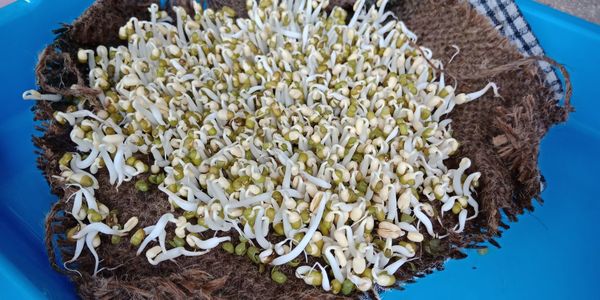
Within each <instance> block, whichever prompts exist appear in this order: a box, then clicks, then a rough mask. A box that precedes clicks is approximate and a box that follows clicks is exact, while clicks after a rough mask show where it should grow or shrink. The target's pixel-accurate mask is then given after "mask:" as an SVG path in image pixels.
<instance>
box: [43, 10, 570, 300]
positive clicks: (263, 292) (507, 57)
mask: <svg viewBox="0 0 600 300" xmlns="http://www.w3.org/2000/svg"><path fill="white" fill-rule="evenodd" d="M154 2H157V1H149V0H148V1H134V0H126V1H122V0H98V1H97V2H96V3H95V4H94V5H92V6H91V7H90V8H89V9H88V10H87V11H86V12H85V13H84V14H83V15H82V16H81V17H80V18H78V19H77V20H76V21H75V22H74V23H73V24H71V25H68V26H65V27H64V28H61V29H59V30H57V34H58V35H57V39H56V41H55V42H54V43H53V44H52V45H50V46H48V47H47V48H46V49H45V50H44V51H43V52H42V54H41V55H40V62H39V64H38V67H37V68H36V76H37V79H38V84H39V85H40V89H41V90H42V91H44V92H47V93H58V94H62V95H64V96H65V97H66V98H69V97H83V98H86V99H88V103H89V104H90V106H91V108H92V109H94V108H97V106H98V105H99V104H98V103H97V101H95V97H94V95H95V91H94V90H93V89H90V88H88V87H86V86H85V85H86V82H87V80H86V79H85V78H86V77H87V76H83V75H82V74H87V70H86V67H85V66H83V65H76V64H75V63H74V61H76V52H77V49H78V48H80V47H82V48H95V46H97V45H100V44H103V45H109V46H115V45H119V44H122V41H120V40H119V39H118V37H117V32H118V28H119V27H120V26H122V25H123V24H125V22H126V21H127V20H128V19H129V18H130V17H132V16H135V17H137V18H140V19H144V18H148V17H149V13H148V10H147V7H148V5H149V4H150V3H154ZM171 2H172V3H171V5H181V4H187V3H188V2H187V1H171ZM331 2H332V3H338V4H342V5H344V6H345V7H346V8H349V6H351V3H352V1H348V0H341V1H331ZM244 3H245V1H239V0H236V1H225V0H212V1H209V6H211V7H213V8H218V7H220V6H222V5H223V4H226V5H228V6H230V7H233V8H234V9H236V10H237V11H238V15H244V11H243V10H244ZM186 7H188V8H189V5H187V6H186ZM388 9H389V10H392V11H393V12H395V14H396V15H397V16H398V18H399V19H400V20H402V21H404V22H405V23H406V24H407V26H408V27H409V28H410V29H411V30H413V31H414V32H415V33H416V34H417V35H418V36H419V41H418V43H419V44H420V45H423V46H425V47H428V48H430V49H431V50H433V53H434V57H436V58H438V59H441V60H442V61H443V62H444V63H445V72H446V74H448V77H447V79H446V80H447V81H449V82H450V83H453V82H452V80H454V79H456V80H457V84H458V90H459V91H463V92H471V91H475V90H479V89H481V88H482V87H483V86H485V85H486V84H487V83H488V82H495V83H496V84H497V85H498V87H499V88H500V94H501V96H502V97H501V98H495V97H493V95H491V93H488V94H486V95H485V96H483V97H482V98H480V99H478V100H477V101H474V102H471V103H468V104H466V105H461V106H458V107H457V108H455V109H454V111H453V112H452V113H451V115H450V116H449V117H450V118H451V119H452V120H453V122H452V129H453V131H454V137H455V138H456V139H457V140H459V142H460V144H461V147H460V153H459V154H458V157H462V156H466V157H469V158H471V159H472V161H473V166H472V168H473V169H474V170H478V171H480V172H481V173H482V177H481V185H480V187H479V189H478V194H477V199H478V202H479V203H480V206H481V207H480V216H479V217H478V218H476V219H474V220H472V221H471V222H469V223H467V227H466V229H465V232H464V233H463V234H461V235H450V236H449V237H448V238H446V239H443V240H436V241H435V242H431V243H424V245H422V246H421V249H419V251H418V252H419V253H420V259H419V260H415V261H413V262H412V263H410V264H407V265H406V267H405V268H402V269H401V270H400V271H399V272H398V273H397V274H396V276H397V277H398V278H399V279H400V281H402V282H411V281H412V280H413V279H414V278H415V277H421V276H424V275H426V274H428V273H430V272H432V271H433V270H436V269H443V262H444V261H445V259H446V258H448V257H451V258H462V257H464V254H463V253H462V252H461V251H460V249H461V248H463V247H477V246H478V245H479V244H480V243H481V242H484V241H492V243H494V244H497V243H496V242H495V240H494V238H496V237H499V236H500V234H501V230H502V229H507V228H508V225H507V224H504V223H502V221H501V218H500V217H501V214H502V213H504V214H506V216H508V218H509V220H511V221H515V220H516V218H517V216H518V215H519V214H522V213H523V212H524V211H525V210H531V209H533V206H532V201H533V200H534V199H537V200H540V201H541V199H540V198H539V196H540V192H541V191H540V187H541V182H540V181H541V175H540V173H539V170H538V166H537V157H538V151H539V144H540V140H541V139H542V137H543V136H544V135H545V133H546V132H547V130H548V129H549V127H550V126H552V125H553V124H556V123H559V122H563V121H565V120H566V118H567V115H568V113H569V112H570V111H571V110H572V109H571V107H570V105H569V104H568V101H567V103H566V105H564V106H559V105H558V103H557V102H556V101H554V100H552V94H551V91H550V90H549V89H548V88H547V87H545V86H544V84H543V80H542V79H541V78H540V74H539V70H538V68H537V65H536V64H535V60H534V59H524V58H523V57H522V56H521V55H520V54H519V53H518V51H517V50H516V49H515V48H514V47H513V46H512V45H510V44H509V42H508V41H507V40H506V39H505V38H503V37H502V36H501V35H500V34H499V33H498V32H497V30H495V29H494V28H493V27H492V26H491V25H490V23H489V22H488V21H487V20H486V19H485V18H484V17H483V16H480V15H478V14H477V12H476V11H475V10H473V9H472V8H471V7H470V6H469V5H468V4H467V3H466V2H463V1H457V0H444V1H433V0H428V1H416V0H413V1H391V4H389V5H388ZM452 45H456V46H458V47H459V48H460V54H459V55H457V56H456V57H455V58H454V60H453V61H452V62H451V63H448V62H449V60H450V57H452V55H453V54H454V53H455V52H456V50H455V48H453V47H452ZM72 85H75V86H74V87H73V86H72ZM64 108H65V104H64V103H48V102H38V103H37V104H36V106H35V107H34V108H33V109H34V112H35V118H36V120H42V124H41V126H40V128H39V129H40V130H41V131H42V132H43V136H42V137H40V138H34V143H35V144H36V145H37V146H38V147H39V151H38V153H39V158H38V165H39V168H40V169H41V170H42V171H43V172H44V176H45V177H46V178H47V180H48V182H49V183H50V186H51V188H52V192H53V193H54V194H56V195H57V196H58V197H59V200H58V202H57V203H56V204H55V205H54V206H53V208H52V210H51V212H50V213H49V215H48V217H47V220H46V244H47V248H48V252H49V256H50V261H51V263H52V264H53V266H55V268H56V269H57V270H59V271H61V272H64V273H65V274H66V275H68V276H69V277H70V278H71V279H72V280H73V281H74V282H75V285H76V287H77V291H78V293H79V295H80V296H81V297H82V298H86V299H109V298H119V299H130V298H132V299H149V298H157V299H187V298H194V299H212V298H215V299H218V298H224V299H255V298H256V299H313V298H322V299H333V298H341V297H336V296H334V295H331V294H326V293H324V292H322V291H321V290H320V289H317V288H313V287H309V286H307V285H306V284H304V282H303V281H301V280H299V279H296V278H295V277H294V276H293V269H292V268H290V267H284V268H283V271H284V272H285V273H286V274H287V275H288V282H287V283H286V284H285V285H278V284H275V283H274V282H273V281H271V280H270V278H269V270H266V271H264V272H262V273H261V272H259V270H258V267H257V266H256V265H254V264H252V263H251V262H250V261H249V260H248V259H247V258H244V257H239V256H234V255H230V254H228V253H226V252H224V251H222V250H221V249H215V250H213V251H211V252H210V253H208V254H206V255H203V256H199V257H194V258H190V257H184V258H179V259H177V261H176V262H168V261H167V262H164V263H162V264H160V265H158V266H152V265H150V264H148V263H147V261H146V259H145V257H144V256H143V255H141V256H139V257H137V256H135V249H134V248H133V247H131V246H130V245H129V244H128V243H125V242H123V243H120V244H118V245H112V244H111V243H110V241H109V240H107V239H103V240H102V246H101V247H99V248H98V249H97V250H98V254H99V256H100V257H101V258H102V260H103V261H102V266H106V267H107V268H110V269H105V270H103V271H102V272H100V273H99V274H98V276H97V277H92V276H91V274H90V273H91V272H92V270H93V264H94V260H93V258H92V256H91V255H89V254H87V252H85V251H84V255H82V257H81V258H80V259H78V260H77V262H76V263H74V264H71V265H70V268H74V269H76V270H77V271H78V273H76V272H71V271H66V270H64V269H63V268H62V267H59V265H58V264H57V263H56V261H58V260H59V259H60V261H66V260H68V259H69V258H70V257H71V256H72V252H73V246H74V245H73V244H72V243H69V242H68V241H66V240H65V238H64V232H65V229H66V228H70V227H72V226H75V225H76V223H75V221H74V220H72V218H70V217H65V214H64V212H65V211H69V210H70V203H69V202H67V201H66V200H67V199H68V197H69V196H70V195H71V193H73V191H72V190H69V189H67V188H64V187H63V185H62V183H61V182H60V181H58V180H56V179H54V178H53V177H52V176H53V175H56V174H58V173H59V168H58V160H59V158H60V156H61V155H62V154H63V153H65V152H67V151H73V149H74V145H73V144H72V143H71V142H70V139H69V137H68V136H69V134H68V133H69V131H70V128H68V126H62V125H60V124H57V123H55V122H54V121H53V120H52V113H53V112H54V111H56V110H63V109H64ZM97 178H98V180H99V181H100V186H102V187H109V186H110V184H109V183H108V176H107V174H106V173H102V172H100V173H99V174H98V175H97ZM96 197H97V200H98V201H99V202H102V203H104V204H106V205H107V206H108V207H110V208H112V209H117V210H118V212H119V214H118V217H119V219H120V220H127V219H128V218H129V217H132V216H138V217H140V226H149V225H152V224H154V223H155V222H156V220H157V219H158V218H159V217H160V215H162V214H163V213H165V212H167V211H168V210H169V209H170V208H169V206H168V203H167V201H161V200H162V198H164V196H163V194H162V193H161V192H160V191H158V190H157V189H151V190H150V191H149V192H147V193H141V192H138V191H137V190H136V189H135V188H134V187H133V183H125V184H123V185H122V186H121V187H120V188H119V190H118V191H117V190H116V189H114V188H112V187H111V188H108V189H107V188H105V189H99V190H97V195H96ZM56 245H57V247H55V246H56ZM55 249H58V250H59V251H58V252H59V253H55ZM358 296H359V294H354V295H353V297H358Z"/></svg>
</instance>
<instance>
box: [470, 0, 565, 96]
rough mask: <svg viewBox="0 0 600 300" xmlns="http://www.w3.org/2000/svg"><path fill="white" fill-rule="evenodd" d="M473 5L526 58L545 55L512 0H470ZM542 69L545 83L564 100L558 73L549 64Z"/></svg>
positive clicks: (545, 64)
mask: <svg viewBox="0 0 600 300" xmlns="http://www.w3.org/2000/svg"><path fill="white" fill-rule="evenodd" d="M469 2H470V3H471V5H472V6H473V7H474V8H475V9H476V10H477V11H478V12H479V13H481V14H483V15H485V16H487V17H488V19H489V20H490V21H491V22H492V24H494V25H495V26H496V28H498V30H499V31H500V32H501V33H502V34H503V35H504V36H506V37H507V38H508V39H509V40H510V41H511V42H512V43H513V44H514V45H515V46H516V47H517V48H518V49H519V51H520V52H521V53H522V54H523V55H525V56H538V55H539V56H541V55H544V49H542V47H541V46H540V43H539V42H538V40H537V39H536V38H535V36H534V35H533V33H532V32H531V28H530V27H529V24H528V23H527V21H525V19H524V18H523V15H521V11H519V8H518V7H517V5H516V4H515V2H514V1H512V0H469ZM539 64H540V68H541V69H542V71H543V72H544V74H545V75H546V78H545V81H546V84H547V85H548V86H550V87H551V88H552V90H553V91H554V96H555V97H556V98H557V99H560V98H562V93H563V89H562V84H561V81H560V79H558V76H557V74H556V71H555V70H554V69H553V68H552V67H551V66H550V65H549V64H548V63H547V62H540V63H539Z"/></svg>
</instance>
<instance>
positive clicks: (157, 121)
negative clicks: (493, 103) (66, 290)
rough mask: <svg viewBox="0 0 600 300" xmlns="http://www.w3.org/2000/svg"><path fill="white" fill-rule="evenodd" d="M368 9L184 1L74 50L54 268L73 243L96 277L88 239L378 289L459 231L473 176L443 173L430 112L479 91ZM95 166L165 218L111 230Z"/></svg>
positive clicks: (307, 0)
mask: <svg viewBox="0 0 600 300" xmlns="http://www.w3.org/2000/svg"><path fill="white" fill-rule="evenodd" d="M380 2H381V3H378V4H377V5H374V6H372V7H366V4H365V0H359V1H356V3H355V4H354V7H353V10H354V12H353V13H352V14H351V16H348V12H346V11H345V10H344V9H342V8H339V7H335V8H333V10H331V12H330V13H326V12H325V8H326V7H327V5H328V3H327V1H326V0H325V1H324V0H321V1H318V0H298V1H296V0H282V1H278V0H261V1H260V2H255V1H253V0H250V1H248V2H247V9H248V15H249V17H248V18H237V17H236V16H235V13H234V11H233V10H232V9H231V8H227V7H225V8H223V9H222V10H220V11H213V10H211V9H206V10H203V9H202V8H201V7H199V6H198V5H196V6H195V7H194V10H195V14H194V15H188V14H187V13H186V12H185V10H184V9H182V8H179V7H176V8H175V9H174V11H175V13H176V20H172V19H171V18H170V17H169V16H168V15H167V13H166V12H165V11H160V10H159V7H158V6H157V5H155V4H153V5H151V6H150V8H149V11H150V14H151V19H150V20H138V19H136V18H132V19H131V20H129V21H128V22H127V23H126V24H125V25H124V26H123V27H121V28H120V30H119V36H120V38H121V39H123V40H126V41H127V46H119V47H111V48H110V49H107V47H105V46H98V47H97V49H96V50H95V51H94V50H79V52H78V59H79V61H80V62H81V63H87V64H88V65H89V70H90V72H89V85H90V87H93V88H96V89H98V90H99V91H101V93H100V94H99V96H98V99H99V102H100V103H101V105H102V106H103V109H96V110H94V111H90V110H88V109H87V107H89V105H88V103H86V102H85V101H81V102H79V103H78V104H76V105H72V106H70V107H69V108H68V109H66V110H65V111H58V112H56V113H55V115H54V118H55V121H56V122H58V123H60V124H65V125H66V124H68V125H70V126H72V130H71V131H70V138H71V140H72V142H73V143H75V144H76V146H77V151H75V152H68V153H66V154H65V155H64V156H63V157H62V158H61V159H60V169H61V173H60V176H59V178H60V179H62V180H64V182H65V185H66V186H69V187H75V188H77V192H75V193H74V194H73V195H72V196H71V199H70V200H69V201H73V205H72V210H71V211H70V214H71V215H72V217H73V218H75V219H76V220H77V221H78V223H79V225H78V226H76V227H75V228H71V229H70V230H69V231H68V232H67V236H68V238H69V239H71V240H73V241H74V242H75V243H76V250H75V255H74V257H73V258H72V259H71V260H69V261H67V262H66V263H65V267H68V264H70V263H71V262H74V261H75V260H77V259H78V257H79V256H80V254H81V253H82V251H83V250H84V246H85V247H86V248H87V249H88V250H89V251H90V252H91V254H92V255H93V256H94V257H95V259H96V266H95V269H94V275H96V274H97V273H98V272H99V271H101V269H99V261H100V259H99V258H98V255H97V252H96V250H95V249H96V248H97V247H99V246H100V235H109V236H111V237H110V242H112V243H121V242H123V241H121V237H122V236H126V235H128V234H129V233H131V235H130V238H129V242H130V243H131V244H132V245H134V246H135V247H137V254H138V255H139V254H142V253H145V255H146V257H147V260H148V262H149V263H151V264H153V265H157V264H160V263H162V262H164V261H166V260H172V259H175V258H177V257H179V256H197V255H203V254H205V253H207V252H208V251H209V250H211V249H213V248H215V247H217V246H219V245H221V247H222V248H223V249H225V250H226V251H228V252H231V253H234V252H235V253H236V254H238V255H248V256H249V257H250V258H251V259H252V260H253V261H254V262H255V263H257V264H261V265H270V266H273V271H272V272H271V275H272V276H271V277H272V278H273V280H275V281H276V282H278V283H283V282H285V279H286V277H285V275H284V274H282V273H281V272H279V271H277V269H276V268H277V267H276V266H279V265H283V264H291V265H294V266H296V271H295V276H297V277H298V278H301V279H303V280H304V281H305V282H306V283H307V284H309V285H314V286H321V287H322V289H324V290H325V291H331V292H333V293H336V294H337V293H344V294H346V295H347V294H349V293H351V292H352V291H353V290H354V289H358V290H360V291H367V290H369V289H371V288H373V286H374V285H375V284H377V285H380V286H391V285H393V284H394V283H395V281H396V279H395V276H394V273H396V271H398V270H399V269H400V268H401V267H402V266H403V265H404V264H405V263H407V262H408V261H410V260H413V259H418V258H419V257H418V255H417V253H418V249H419V247H421V245H422V244H423V243H424V242H426V241H428V240H432V239H442V238H444V237H446V236H447V235H448V234H449V233H450V232H455V233H461V232H462V231H463V230H464V228H465V223H466V221H468V220H471V219H473V218H475V217H477V214H478V203H477V201H476V200H475V199H474V198H473V196H474V192H475V188H476V187H477V185H478V179H479V177H480V173H478V172H472V173H468V172H467V169H469V167H470V166H471V161H470V160H469V159H468V158H466V157H464V158H460V160H459V158H457V159H456V161H460V164H459V167H458V168H457V169H451V168H449V167H448V166H447V165H446V160H447V159H448V158H449V157H451V156H452V155H453V154H454V153H456V152H457V149H458V147H459V143H458V142H457V141H456V140H455V139H454V138H453V137H452V130H451V128H450V124H451V120H450V119H448V118H446V116H447V114H448V113H449V112H451V111H452V109H453V108H454V107H455V105H460V104H463V103H466V102H469V101H472V100H475V99H476V98H478V97H480V96H481V95H482V94H484V93H485V92H487V90H488V89H489V88H493V89H494V92H496V86H495V85H494V84H493V83H490V84H488V86H486V87H485V88H484V89H483V90H481V91H478V92H475V93H472V94H462V93H461V94H456V93H455V87H453V86H451V85H447V84H446V83H445V82H444V74H443V73H441V72H437V71H436V70H442V69H443V67H442V64H441V63H440V62H439V61H437V60H434V59H433V58H432V53H431V51H430V50H429V49H426V48H423V47H419V46H417V45H416V39H417V37H416V36H415V34H414V33H412V32H411V31H409V30H408V29H407V28H406V27H405V25H404V24H403V23H402V22H401V21H399V20H396V18H395V16H394V15H393V14H392V13H391V12H389V11H387V12H386V11H385V6H386V2H387V1H386V0H383V1H380ZM348 19H349V21H347V20H348ZM433 66H435V67H433ZM24 98H26V99H37V100H47V101H61V97H60V96H58V95H47V94H40V93H39V92H36V91H27V92H26V93H25V94H24ZM100 169H106V170H107V173H108V176H109V181H110V184H111V185H114V187H115V188H118V187H119V186H120V185H121V184H123V183H124V182H129V181H135V187H136V188H137V189H138V190H139V192H140V193H144V192H147V191H148V190H149V189H158V190H160V191H162V192H163V193H164V198H162V199H148V201H169V203H170V204H171V208H172V209H171V211H170V212H166V213H165V214H163V215H162V216H161V217H160V218H159V219H158V220H156V223H155V224H154V225H152V226H148V227H145V228H139V229H137V230H136V231H134V229H135V227H136V226H137V223H138V219H137V218H136V217H133V218H131V219H130V220H129V221H128V222H126V223H125V224H124V225H120V223H119V221H118V216H117V214H116V213H114V212H113V211H111V210H110V208H108V207H107V206H106V205H104V204H102V203H100V202H98V201H97V200H96V198H95V196H94V195H95V190H97V189H99V188H100V186H99V185H98V181H97V179H96V178H95V175H96V174H97V172H98V171H99V170H100ZM141 178H144V179H141ZM146 178H147V180H146ZM102 188H108V187H102ZM447 214H450V216H451V217H450V218H448V217H446V218H443V219H442V217H443V216H444V215H447ZM442 220H445V221H446V223H444V222H443V221H442ZM448 222H450V223H448ZM168 224H174V226H171V227H169V228H175V229H174V232H171V234H170V235H169V236H174V238H173V239H170V240H167V231H168V229H167V225H168ZM234 236H237V238H235V239H232V237H234ZM273 237H275V238H273ZM234 240H236V241H237V240H239V242H236V243H237V245H234V244H233V241H234ZM273 240H277V241H278V242H276V243H273V242H272V241H273ZM309 258H310V259H309ZM309 261H310V262H312V263H309Z"/></svg>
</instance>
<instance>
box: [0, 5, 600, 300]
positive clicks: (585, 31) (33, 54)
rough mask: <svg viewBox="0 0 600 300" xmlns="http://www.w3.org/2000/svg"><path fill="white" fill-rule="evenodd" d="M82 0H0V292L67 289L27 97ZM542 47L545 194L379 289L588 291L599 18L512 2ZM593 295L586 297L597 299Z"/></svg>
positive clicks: (488, 293)
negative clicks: (547, 69)
mask: <svg viewBox="0 0 600 300" xmlns="http://www.w3.org/2000/svg"><path fill="white" fill-rule="evenodd" d="M91 2H92V1H91V0H85V1H81V0H79V1H75V0H53V1H42V0H29V1H23V0H18V1H17V2H15V3H13V4H10V5H8V6H7V7H4V8H2V9H0V45H2V47H0V59H1V60H2V63H1V65H0V66H1V68H2V71H1V72H0V87H1V90H2V91H3V94H2V98H3V103H5V104H6V106H4V107H3V109H1V110H0V120H1V121H0V166H1V168H0V179H1V180H0V203H1V205H2V207H3V209H4V210H3V211H2V212H1V213H0V234H1V237H0V298H1V299H13V298H14V299H41V298H44V297H45V298H53V299H70V298H75V295H74V289H73V286H72V285H71V284H70V283H69V282H68V280H67V279H66V278H65V277H63V276H61V275H59V274H57V273H56V272H54V271H53V270H52V269H51V268H50V266H49V264H48V259H47V256H46V252H45V248H44V246H43V242H42V241H43V236H44V234H43V225H42V222H43V218H44V216H45V213H46V212H47V211H48V210H49V208H50V204H51V203H52V202H54V201H56V197H54V196H52V195H51V194H50V193H49V188H48V186H47V184H46V182H45V181H44V179H43V177H42V176H41V174H40V172H39V171H38V170H37V168H36V164H35V155H34V153H33V152H34V148H33V145H32V144H31V136H32V135H34V134H36V132H35V129H34V125H35V124H34V123H33V122H32V117H33V116H32V113H31V112H30V107H31V103H28V102H25V101H23V100H21V93H22V92H23V91H24V90H26V89H30V88H32V87H34V86H35V82H34V74H33V68H34V65H35V63H36V60H37V54H38V53H39V51H40V50H41V49H42V48H43V46H44V45H45V44H47V43H49V42H51V41H52V38H53V35H52V33H51V32H50V30H51V29H54V28H57V27H59V23H60V22H70V21H72V20H73V19H74V18H75V17H77V16H78V15H79V14H81V12H83V10H84V9H85V8H86V7H87V6H88V5H90V3H91ZM517 3H518V4H519V6H520V8H521V10H522V11H523V13H524V15H525V17H526V19H527V20H528V21H529V23H530V24H531V26H532V29H533V31H534V32H535V34H536V35H537V37H538V38H539V40H540V41H541V43H542V46H543V47H544V48H545V50H546V51H547V53H548V55H549V56H550V57H553V58H554V59H556V60H557V61H559V62H561V63H563V64H565V66H566V67H567V69H568V70H569V71H570V73H571V78H572V81H573V86H574V94H573V100H572V101H573V103H574V105H575V107H576V108H577V112H576V113H574V114H572V115H571V118H570V120H569V123H568V124H566V125H560V126H557V127H555V128H553V129H552V130H551V131H550V133H549V134H548V136H547V137H546V138H545V139H544V140H543V142H542V150H541V155H540V165H541V169H542V173H543V174H544V176H545V178H546V180H547V181H548V188H547V189H546V191H545V192H544V194H543V197H544V199H545V204H544V205H542V206H537V207H536V210H535V212H534V213H531V214H526V215H524V216H522V217H521V218H520V221H519V222H518V223H516V224H512V228H511V229H510V230H508V231H507V232H506V233H505V234H504V236H503V237H502V238H501V239H500V243H501V244H502V249H496V248H491V249H490V251H489V254H487V255H485V256H481V255H478V254H477V253H476V252H475V251H472V252H470V253H469V254H470V255H469V257H468V258H467V259H464V260H460V261H449V262H448V263H447V264H446V267H447V268H446V270H445V271H444V272H436V273H434V274H433V275H431V276H428V277H426V278H424V279H420V280H418V282H417V283H415V284H411V285H409V286H407V289H406V290H405V291H397V292H390V293H386V294H384V295H383V296H384V298H386V299H394V298H402V299H420V300H423V299H439V297H440V296H443V297H447V296H448V295H451V296H452V298H456V299H482V298H487V299H489V298H492V299H525V298H534V299H565V298H572V299H590V298H595V297H597V295H598V293H597V283H598V279H599V278H600V259H599V258H598V254H600V242H599V240H598V239H597V237H596V235H595V233H596V232H595V229H597V228H598V227H599V225H600V224H599V222H598V221H597V220H598V216H599V214H600V202H599V201H597V200H598V191H597V190H595V189H594V188H595V184H597V183H595V182H597V179H596V176H597V173H596V172H597V170H598V169H599V168H600V160H599V159H598V155H600V150H598V149H600V118H598V117H596V114H595V113H594V111H595V109H596V107H597V105H598V103H597V101H596V98H597V95H598V92H599V90H600V86H599V85H598V79H597V78H598V76H597V74H596V73H595V71H597V70H598V69H599V68H600V55H599V54H600V51H599V50H598V49H600V26H598V25H594V24H591V23H589V22H585V21H582V20H580V19H577V18H574V17H571V16H569V15H566V14H563V13H560V12H558V11H555V10H552V9H550V8H548V7H545V6H542V5H539V4H537V3H534V2H532V1H525V0H521V1H517ZM596 299H597V298H596Z"/></svg>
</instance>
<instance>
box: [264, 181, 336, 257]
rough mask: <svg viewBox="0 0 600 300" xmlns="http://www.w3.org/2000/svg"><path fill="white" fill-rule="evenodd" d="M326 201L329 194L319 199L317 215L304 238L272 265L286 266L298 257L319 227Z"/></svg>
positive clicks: (311, 221)
mask: <svg viewBox="0 0 600 300" xmlns="http://www.w3.org/2000/svg"><path fill="white" fill-rule="evenodd" d="M328 200H329V193H325V194H323V198H321V201H320V202H319V208H318V209H317V213H316V215H315V217H314V218H313V219H311V220H310V225H309V226H308V230H307V231H306V233H305V234H304V237H303V238H302V239H301V240H300V242H299V243H298V245H296V247H295V248H294V249H293V250H292V251H290V252H289V253H288V254H286V255H283V256H280V257H277V258H275V259H274V260H273V261H272V262H271V264H272V265H274V266H279V265H283V264H286V263H288V262H290V261H292V260H293V259H294V258H296V257H297V256H298V255H300V253H302V251H304V248H306V245H308V242H309V241H310V240H311V239H312V236H313V234H314V233H315V231H317V228H318V227H319V223H320V222H321V218H322V217H323V212H324V211H325V204H327V201H328Z"/></svg>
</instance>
